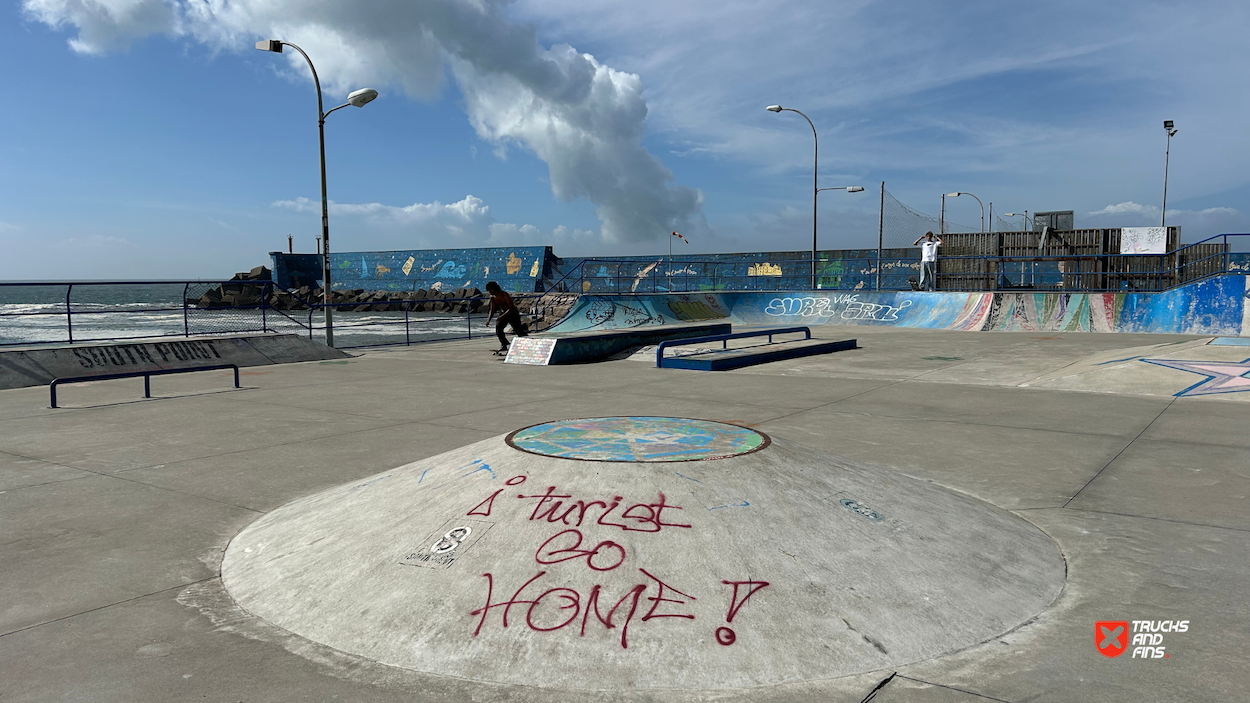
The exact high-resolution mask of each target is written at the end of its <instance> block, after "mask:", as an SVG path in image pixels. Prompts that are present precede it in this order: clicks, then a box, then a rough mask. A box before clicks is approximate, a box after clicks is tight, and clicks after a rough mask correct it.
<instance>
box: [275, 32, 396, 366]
mask: <svg viewBox="0 0 1250 703" xmlns="http://www.w3.org/2000/svg"><path fill="white" fill-rule="evenodd" d="M283 46H289V47H291V48H292V49H295V50H296V51H298V52H299V53H300V56H303V57H304V60H305V61H307V62H308V70H310V71H312V76H313V84H314V85H316V86H317V133H318V136H319V137H320V139H321V254H322V269H321V270H322V279H323V280H322V282H321V292H322V303H324V306H325V314H326V346H330V347H333V346H334V321H333V320H334V318H333V315H332V313H331V311H332V310H333V308H332V307H331V304H330V301H331V297H330V206H329V201H328V200H327V199H326V117H327V116H328V115H329V114H330V112H334V111H335V110H339V109H341V108H344V107H347V106H348V105H350V106H352V107H364V106H365V105H368V104H369V103H371V102H373V100H374V99H375V98H377V97H378V91H376V90H374V89H372V88H362V89H360V90H356V91H353V92H352V93H351V94H350V95H348V96H347V102H345V103H343V104H342V105H339V106H338V107H335V108H331V109H330V112H325V111H324V110H322V104H321V80H320V79H318V78H317V69H316V67H314V66H313V62H312V59H310V58H308V54H306V53H304V50H303V49H301V48H299V47H298V46H296V45H294V44H292V43H291V42H289V41H281V40H279V39H264V40H261V41H258V42H256V48H257V49H260V50H261V51H272V52H274V53H275V54H281V53H282V47H283Z"/></svg>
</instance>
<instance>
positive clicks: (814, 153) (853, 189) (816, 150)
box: [765, 105, 864, 290]
mask: <svg viewBox="0 0 1250 703" xmlns="http://www.w3.org/2000/svg"><path fill="white" fill-rule="evenodd" d="M765 110H768V111H770V113H780V111H783V110H784V111H789V113H799V115H801V116H803V119H805V120H808V126H810V128H811V289H813V290H815V289H816V195H819V194H820V191H821V190H845V191H846V193H859V191H861V190H864V189H863V188H860V186H859V185H848V186H843V188H820V186H819V185H818V181H816V176H818V174H819V173H820V139H819V138H818V136H816V125H814V124H811V120H810V119H809V118H808V115H804V114H803V113H800V111H799V110H795V109H794V108H783V106H781V105H769V106H768V108H765Z"/></svg>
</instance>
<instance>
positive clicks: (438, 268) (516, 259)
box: [269, 247, 559, 292]
mask: <svg viewBox="0 0 1250 703" xmlns="http://www.w3.org/2000/svg"><path fill="white" fill-rule="evenodd" d="M269 257H270V258H271V259H272V260H273V274H274V281H275V282H276V283H277V284H278V285H280V286H283V287H286V288H293V287H298V286H299V285H309V286H318V287H319V286H321V277H322V273H321V261H322V258H321V257H320V256H318V255H316V254H284V253H282V252H270V253H269ZM558 263H559V259H557V258H556V257H555V256H554V255H553V254H552V253H551V247H497V248H483V249H413V250H406V251H363V252H359V251H358V252H342V253H338V254H331V255H330V267H331V271H332V272H333V273H332V288H333V289H334V290H353V289H364V290H401V291H406V290H418V289H425V290H443V291H453V290H456V289H458V288H479V289H483V290H484V289H485V288H486V282H487V281H498V282H499V285H501V286H503V288H504V290H509V291H516V292H534V291H542V290H544V289H545V286H544V281H547V282H550V279H551V277H552V275H553V274H554V273H555V271H556V267H557V265H558Z"/></svg>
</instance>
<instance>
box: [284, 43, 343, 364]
mask: <svg viewBox="0 0 1250 703" xmlns="http://www.w3.org/2000/svg"><path fill="white" fill-rule="evenodd" d="M282 44H283V45H285V46H289V47H291V48H292V49H295V50H296V51H298V52H299V53H300V56H303V57H304V60H305V61H307V62H308V70H310V71H312V77H313V84H314V85H315V86H316V87H317V138H318V141H319V146H320V149H321V152H320V153H321V254H322V267H321V271H322V279H323V280H322V283H321V293H322V302H323V304H324V307H325V316H326V346H329V347H333V346H334V315H333V308H332V307H331V305H330V300H331V297H330V203H329V200H327V198H326V112H325V109H324V106H323V104H322V102H321V79H320V78H318V77H317V68H316V67H315V66H313V62H312V59H310V58H308V54H306V53H304V50H303V49H301V48H299V47H298V46H296V45H294V44H292V43H291V42H286V41H284V42H282ZM335 109H336V110H337V109H338V108H335ZM331 112H333V110H331ZM310 317H311V316H310Z"/></svg>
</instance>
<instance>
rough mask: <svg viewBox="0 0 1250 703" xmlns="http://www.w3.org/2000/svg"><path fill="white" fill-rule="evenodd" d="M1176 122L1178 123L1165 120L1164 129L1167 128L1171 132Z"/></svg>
mask: <svg viewBox="0 0 1250 703" xmlns="http://www.w3.org/2000/svg"><path fill="white" fill-rule="evenodd" d="M1174 124H1176V123H1175V122H1173V121H1172V120H1164V121H1163V128H1164V129H1166V130H1167V131H1169V132H1171V131H1172V125H1174Z"/></svg>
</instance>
